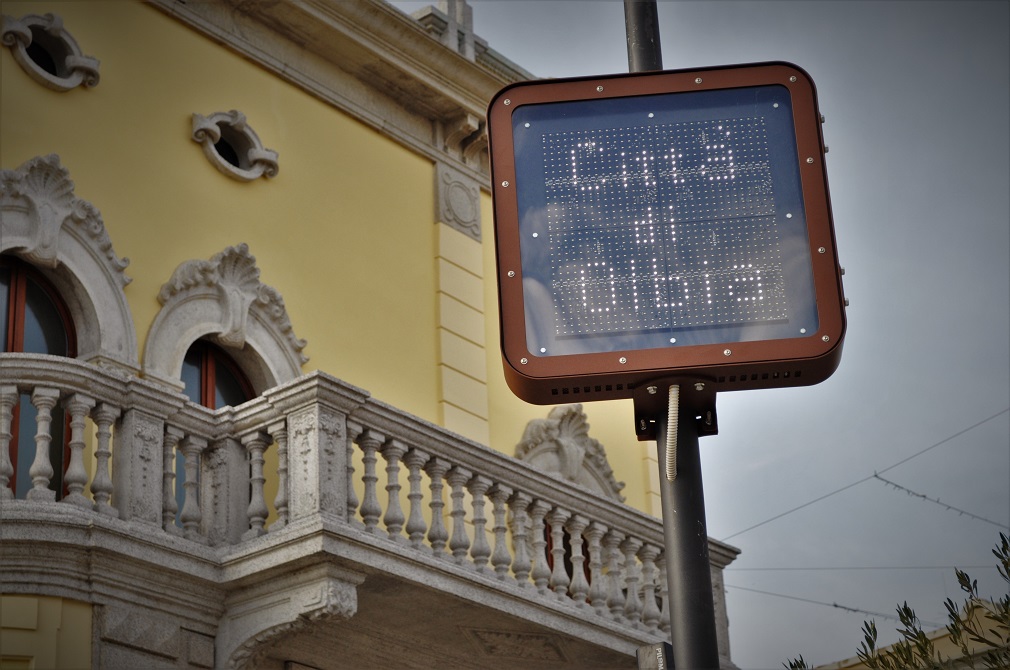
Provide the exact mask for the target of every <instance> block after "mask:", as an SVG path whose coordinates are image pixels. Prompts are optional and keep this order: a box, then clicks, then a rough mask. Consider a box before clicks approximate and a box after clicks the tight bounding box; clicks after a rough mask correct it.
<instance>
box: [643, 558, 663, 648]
mask: <svg viewBox="0 0 1010 670" xmlns="http://www.w3.org/2000/svg"><path fill="white" fill-rule="evenodd" d="M658 555H659V547H655V546H653V545H651V544H647V545H645V546H644V547H642V550H641V551H639V552H638V557H639V558H640V559H641V560H642V587H643V589H642V598H643V600H644V601H645V605H644V606H643V607H642V623H644V624H645V627H646V628H648V629H649V631H650V632H653V633H655V632H656V630H657V626H658V624H659V616H660V611H659V605H658V604H657V603H656V581H657V579H656V578H657V577H658V575H657V574H656V557H657V556H658Z"/></svg>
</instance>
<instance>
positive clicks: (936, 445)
mask: <svg viewBox="0 0 1010 670" xmlns="http://www.w3.org/2000/svg"><path fill="white" fill-rule="evenodd" d="M1007 412H1010V407H1007V408H1006V409H1004V410H1002V411H1000V412H996V413H995V414H993V415H992V416H989V417H986V418H985V419H982V420H981V421H979V422H977V423H973V424H972V425H970V426H968V427H967V428H964V429H962V430H959V431H958V432H956V433H954V434H953V435H950V436H948V437H945V438H944V439H942V440H940V441H939V442H935V443H933V444H931V445H929V446H928V447H926V448H925V449H923V450H922V451H918V452H916V453H914V454H912V455H911V456H909V457H907V458H903V459H901V460H900V461H898V462H897V463H894V464H893V465H889V466H887V467H886V468H884V469H883V470H878V471H877V472H874V473H873V474H872V475H868V476H866V477H863V478H862V479H860V480H858V481H855V482H852V483H851V484H847V485H845V486H843V487H841V488H839V489H835V490H834V491H831V492H830V493H825V494H824V495H822V496H818V497H817V498H814V499H813V500H810V501H808V502H805V503H803V504H802V505H798V506H796V507H793V508H792V509H789V510H786V511H785V512H782V513H781V514H776V515H775V516H773V517H771V518H769V519H765V520H764V521H761V522H760V523H756V524H754V525H753V526H748V527H747V528H744V529H743V530H738V531H737V532H735V533H733V534H731V535H727V536H725V537H723V538H720V540H721V541H722V542H725V541H726V540H729V539H731V538H734V537H736V536H737V535H743V534H744V533H746V532H748V531H752V530H754V529H755V528H759V527H761V526H763V525H765V524H766V523H771V522H772V521H775V520H776V519H781V518H782V517H784V516H787V515H789V514H792V513H793V512H798V511H799V510H801V509H803V508H804V507H809V506H810V505H813V504H814V503H818V502H820V501H822V500H824V499H825V498H830V497H831V496H833V495H835V494H838V493H841V492H842V491H847V490H848V489H851V488H852V487H853V486H858V485H859V484H862V483H863V482H866V481H869V480H871V479H873V478H874V477H875V476H876V475H877V474H878V473H880V472H887V471H888V470H893V469H894V468H896V467H898V466H899V465H904V464H905V463H907V462H908V461H910V460H912V459H913V458H916V457H918V456H922V455H923V454H924V453H926V452H927V451H929V450H931V449H935V448H937V447H939V446H940V445H943V444H946V443H947V442H950V441H951V440H953V439H954V438H956V437H960V436H961V435H964V434H965V433H967V432H968V431H970V430H974V429H975V428H978V427H979V426H981V425H982V424H984V423H988V422H989V421H992V420H993V419H995V418H996V417H998V416H1001V415H1003V414H1006V413H1007Z"/></svg>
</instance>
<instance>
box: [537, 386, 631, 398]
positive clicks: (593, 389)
mask: <svg viewBox="0 0 1010 670" xmlns="http://www.w3.org/2000/svg"><path fill="white" fill-rule="evenodd" d="M634 388H635V385H634V384H628V390H629V391H632V390H634ZM614 390H617V391H623V390H624V384H607V385H606V386H603V385H598V386H573V387H571V388H553V389H551V395H569V394H571V395H578V394H580V393H590V394H592V393H602V392H604V391H614Z"/></svg>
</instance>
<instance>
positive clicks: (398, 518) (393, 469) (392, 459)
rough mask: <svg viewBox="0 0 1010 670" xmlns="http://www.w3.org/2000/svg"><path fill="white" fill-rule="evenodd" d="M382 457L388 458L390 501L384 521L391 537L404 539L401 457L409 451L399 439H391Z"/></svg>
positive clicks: (395, 539)
mask: <svg viewBox="0 0 1010 670" xmlns="http://www.w3.org/2000/svg"><path fill="white" fill-rule="evenodd" d="M380 451H381V453H382V457H383V458H384V459H386V493H387V495H388V503H387V504H386V515H385V516H384V517H382V522H383V523H384V524H386V532H387V533H388V534H389V539H390V540H393V541H394V542H396V541H403V535H401V534H400V531H401V530H402V529H403V522H404V521H405V520H406V519H405V518H404V516H403V508H402V507H401V506H400V459H401V458H403V455H404V454H405V453H407V447H405V446H404V445H403V444H402V443H401V442H400V441H399V440H396V439H390V440H389V441H387V442H386V443H385V444H384V445H382V448H381V450H380Z"/></svg>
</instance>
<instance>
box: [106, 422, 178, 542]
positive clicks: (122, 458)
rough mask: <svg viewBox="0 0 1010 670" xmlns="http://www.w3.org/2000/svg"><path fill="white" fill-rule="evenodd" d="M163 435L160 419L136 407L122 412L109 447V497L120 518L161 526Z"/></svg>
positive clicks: (163, 429)
mask: <svg viewBox="0 0 1010 670" xmlns="http://www.w3.org/2000/svg"><path fill="white" fill-rule="evenodd" d="M164 435H165V422H164V420H162V419H161V418H159V417H156V416H152V415H150V414H147V413H146V412H143V411H142V410H139V409H128V410H126V411H124V412H123V418H122V420H120V422H119V423H118V425H117V426H116V430H115V436H114V440H113V444H114V448H113V450H112V471H113V473H114V474H115V477H114V479H113V482H112V486H113V493H112V500H113V503H114V504H115V506H116V509H118V510H119V516H120V518H122V519H126V520H128V521H142V522H144V523H151V524H153V525H155V526H157V527H160V526H161V502H162V492H161V487H162V483H163V482H162V472H161V471H162V442H163V440H164Z"/></svg>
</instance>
